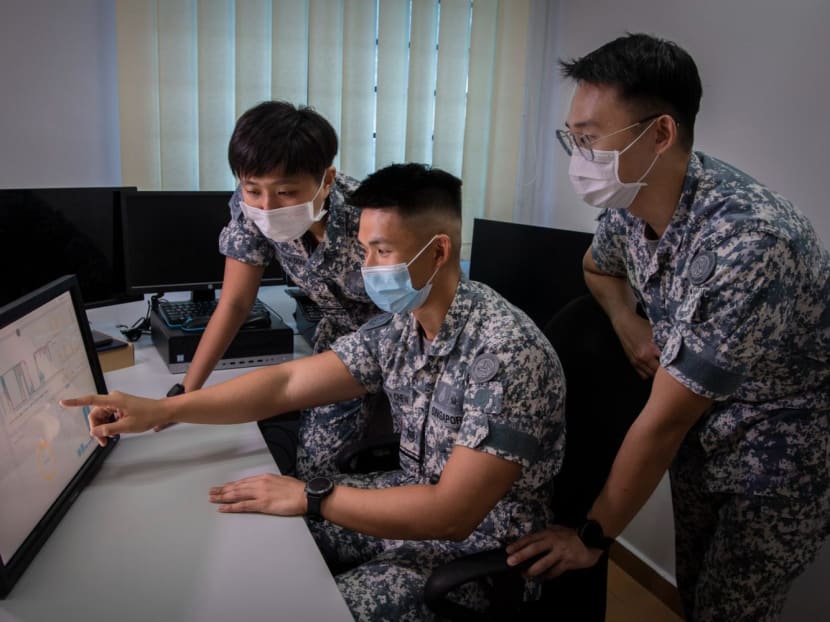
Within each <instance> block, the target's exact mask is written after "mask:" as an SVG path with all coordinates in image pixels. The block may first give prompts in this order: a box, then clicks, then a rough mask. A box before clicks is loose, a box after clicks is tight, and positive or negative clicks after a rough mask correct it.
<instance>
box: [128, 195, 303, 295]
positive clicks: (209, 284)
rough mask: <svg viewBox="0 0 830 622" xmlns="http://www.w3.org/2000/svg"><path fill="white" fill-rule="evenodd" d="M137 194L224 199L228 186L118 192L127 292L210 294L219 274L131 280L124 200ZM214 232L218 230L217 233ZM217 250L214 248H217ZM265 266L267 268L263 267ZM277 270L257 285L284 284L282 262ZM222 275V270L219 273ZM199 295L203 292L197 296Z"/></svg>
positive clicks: (284, 277)
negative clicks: (199, 277) (199, 278)
mask: <svg viewBox="0 0 830 622" xmlns="http://www.w3.org/2000/svg"><path fill="white" fill-rule="evenodd" d="M136 195H138V196H141V197H144V198H152V197H158V198H168V197H188V198H191V197H194V196H205V197H207V196H213V197H215V196H218V195H223V196H226V197H227V199H228V200H230V198H231V196H232V195H233V192H232V191H229V190H135V191H132V192H122V193H121V227H122V231H123V250H124V286H125V289H126V291H127V293H130V294H161V293H164V292H183V291H189V292H194V294H205V293H207V294H213V293H214V292H216V290H219V289H221V288H222V282H223V278H219V279H216V280H212V281H200V282H193V281H191V282H185V283H179V282H169V283H156V284H152V285H147V284H135V283H133V282H132V279H131V275H130V270H129V261H130V245H131V243H130V241H129V227H130V224H129V218H128V215H127V209H128V207H127V203H128V201H129V200H130V197H132V196H136ZM228 221H230V210H229V214H228ZM217 235H218V234H217ZM217 252H218V251H217ZM266 270H267V268H266ZM279 270H280V273H281V276H280V277H265V276H263V278H262V280H261V281H260V286H262V287H264V286H269V285H285V284H286V282H287V275H286V274H285V271H284V270H283V269H282V266H279ZM223 277H224V274H223ZM200 297H203V296H200Z"/></svg>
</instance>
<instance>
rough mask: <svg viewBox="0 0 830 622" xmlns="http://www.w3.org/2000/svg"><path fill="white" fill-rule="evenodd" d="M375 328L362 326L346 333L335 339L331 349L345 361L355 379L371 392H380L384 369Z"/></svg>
mask: <svg viewBox="0 0 830 622" xmlns="http://www.w3.org/2000/svg"><path fill="white" fill-rule="evenodd" d="M377 330H378V329H375V330H365V329H363V328H361V329H360V330H357V331H355V332H353V333H349V334H348V335H344V336H342V337H340V338H339V339H338V340H337V341H335V342H334V343H333V344H332V346H331V349H332V351H333V352H334V353H335V354H336V355H337V357H338V358H339V359H340V360H341V361H342V362H343V364H344V365H345V366H346V368H347V369H348V370H349V373H351V375H352V376H354V378H355V380H357V381H358V382H359V383H360V384H361V385H363V386H364V387H365V388H366V390H367V391H368V392H369V393H379V392H380V391H381V390H382V389H383V370H382V369H381V366H380V364H379V363H378V357H377V351H376V348H375V347H374V346H375V345H376V343H377V341H376V339H377V334H376V331H377Z"/></svg>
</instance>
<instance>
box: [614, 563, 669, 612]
mask: <svg viewBox="0 0 830 622" xmlns="http://www.w3.org/2000/svg"><path fill="white" fill-rule="evenodd" d="M640 621H647V622H682V621H683V618H681V617H680V616H678V615H677V614H676V613H675V612H674V611H672V610H671V609H670V608H669V607H667V606H666V605H665V604H663V602H662V601H660V600H659V599H658V598H657V597H656V596H654V595H653V594H652V593H651V592H649V591H648V590H646V589H645V588H644V587H642V586H641V585H640V584H639V583H637V582H636V581H635V580H634V579H632V578H631V577H630V576H628V575H627V574H626V573H625V572H623V571H622V570H621V569H620V567H619V566H617V565H616V564H615V563H614V562H609V564H608V606H607V608H606V611H605V622H640Z"/></svg>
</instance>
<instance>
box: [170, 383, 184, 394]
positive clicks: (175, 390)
mask: <svg viewBox="0 0 830 622" xmlns="http://www.w3.org/2000/svg"><path fill="white" fill-rule="evenodd" d="M182 393H184V385H183V384H182V383H180V382H177V383H176V384H174V385H173V386H172V387H170V390H169V391H168V392H167V397H174V396H176V395H181V394H182Z"/></svg>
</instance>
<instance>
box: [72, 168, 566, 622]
mask: <svg viewBox="0 0 830 622" xmlns="http://www.w3.org/2000/svg"><path fill="white" fill-rule="evenodd" d="M352 200H353V201H354V203H355V204H356V205H360V206H361V207H362V213H361V217H360V232H359V239H360V243H361V245H362V246H363V248H364V251H365V262H364V268H363V276H364V279H365V280H366V289H367V291H368V292H369V294H370V295H371V296H372V298H373V299H374V300H375V302H376V303H377V304H378V306H380V307H381V308H383V309H385V310H387V311H389V313H387V314H386V315H383V316H380V317H378V318H375V319H373V320H370V321H369V322H367V323H366V324H365V325H364V326H363V327H361V328H360V330H358V331H357V332H355V333H353V334H350V335H346V336H344V337H341V338H340V339H338V340H337V341H336V342H335V343H334V345H333V346H332V349H331V351H328V352H325V353H322V354H318V355H316V356H312V357H309V358H306V359H301V360H296V361H292V362H289V363H285V364H282V365H278V366H275V367H270V368H267V369H261V370H258V371H254V372H252V373H249V374H246V375H245V376H242V377H240V378H237V379H235V380H231V381H229V382H227V383H225V384H222V385H218V386H215V387H211V388H208V389H204V390H201V391H198V392H195V393H193V394H185V395H183V396H179V397H175V398H172V399H168V400H162V401H160V402H157V401H152V400H144V399H141V398H134V397H131V396H126V395H122V394H114V395H109V396H88V397H85V398H81V399H76V400H67V401H65V402H64V405H67V406H69V405H72V406H77V405H82V404H93V405H96V406H98V408H96V409H94V410H93V411H92V413H91V415H90V419H91V422H92V426H93V429H92V432H93V434H94V435H95V436H97V437H98V438H99V439H100V440H101V441H102V442H105V439H106V437H107V436H109V435H112V434H117V433H123V432H136V431H140V430H145V429H147V428H149V427H151V426H153V425H156V424H157V423H159V422H165V421H170V420H175V421H189V422H201V423H235V422H241V421H245V420H250V419H253V418H256V417H258V416H259V417H264V416H268V415H270V414H271V413H272V412H280V411H290V410H293V409H296V408H305V407H308V406H311V405H314V404H321V403H325V402H332V401H338V400H344V399H351V398H355V397H358V396H360V395H363V394H365V393H366V392H367V391H368V392H379V391H384V392H385V393H386V394H387V395H388V396H389V398H390V403H391V407H392V412H393V416H394V417H396V418H397V419H398V420H399V423H400V427H401V445H400V460H401V466H400V470H397V471H392V472H387V473H380V474H372V475H366V476H359V477H358V476H351V477H348V476H340V477H339V478H337V479H335V480H334V481H332V480H329V479H328V478H319V477H318V478H314V479H312V480H311V481H310V482H307V483H304V482H302V481H299V480H297V479H294V478H291V477H284V476H276V475H262V476H256V477H253V478H247V479H244V480H240V481H238V482H232V483H229V484H225V485H224V486H220V487H217V488H215V489H213V490H211V492H210V498H211V500H212V501H213V502H215V503H218V504H221V505H220V509H221V510H222V511H226V512H266V513H272V514H279V515H298V514H308V515H309V516H310V518H314V519H315V520H309V527H310V529H311V532H312V534H313V535H314V538H315V540H316V541H317V543H318V546H319V547H320V549H321V551H322V552H323V555H324V557H325V558H326V560H327V561H328V562H329V565H330V567H332V568H338V567H339V568H343V567H344V566H346V567H350V568H351V569H350V570H346V571H345V572H341V573H340V574H339V575H337V577H336V581H337V584H338V586H339V588H340V590H341V592H342V593H343V595H344V597H345V599H346V602H347V603H348V605H349V608H350V609H351V611H352V613H353V614H354V616H355V618H356V619H358V620H395V621H403V620H424V619H431V615H430V613H429V611H428V610H427V609H426V608H425V606H424V603H423V588H424V585H425V583H426V579H427V576H428V574H429V573H430V571H431V569H432V568H434V567H435V566H437V565H439V564H441V563H444V562H446V561H449V560H451V559H453V558H455V557H458V556H460V555H464V554H468V553H473V552H476V551H480V550H486V549H489V548H493V547H498V546H503V545H505V544H506V543H507V542H510V541H512V540H514V539H515V538H517V537H518V536H519V535H521V534H522V533H526V532H527V531H530V530H533V529H538V528H541V527H542V526H543V525H544V524H545V523H546V521H547V520H550V519H551V511H550V492H551V486H550V481H551V479H552V477H553V476H554V474H555V473H556V472H557V471H558V469H559V467H560V464H561V460H562V456H563V449H564V440H565V438H564V437H565V430H564V416H563V415H564V413H563V407H564V377H563V374H562V369H561V367H560V364H559V360H558V358H557V356H556V353H555V352H554V351H553V348H552V347H551V345H550V343H549V342H548V341H547V339H545V337H544V336H543V335H542V334H541V332H540V331H539V330H538V329H537V328H536V326H535V325H534V324H533V322H532V321H531V320H530V319H529V318H528V317H527V316H526V315H525V314H524V313H522V312H521V311H519V310H518V309H516V308H515V307H513V306H512V305H510V304H509V303H507V302H506V301H505V300H504V299H503V298H501V297H500V296H499V295H498V294H496V293H495V292H493V291H492V290H491V289H489V288H488V287H486V286H484V285H482V284H480V283H475V282H472V281H468V280H466V279H464V278H462V275H461V267H460V256H459V249H460V242H461V239H460V238H461V182H460V181H459V180H458V179H456V178H455V177H453V176H452V175H449V174H448V173H445V172H443V171H439V170H435V169H432V170H431V169H428V168H425V167H423V166H421V165H416V164H408V165H396V166H391V167H388V168H386V169H382V170H380V171H378V172H377V173H375V174H373V175H371V176H370V177H369V178H367V179H366V180H365V181H364V182H363V183H362V184H361V186H360V187H359V188H358V189H357V190H356V192H355V193H354V195H353V196H352ZM115 409H117V412H118V413H119V419H118V420H117V421H116V422H114V423H107V422H106V421H107V417H108V416H109V415H110V414H111V413H114V412H116V410H115ZM532 589H533V586H532V585H531V586H529V590H528V591H529V592H531V591H532ZM529 595H530V594H529ZM480 599H481V595H480V594H477V593H475V591H474V590H471V591H470V593H468V594H466V595H465V597H464V600H465V602H466V603H467V604H470V605H477V604H480Z"/></svg>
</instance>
